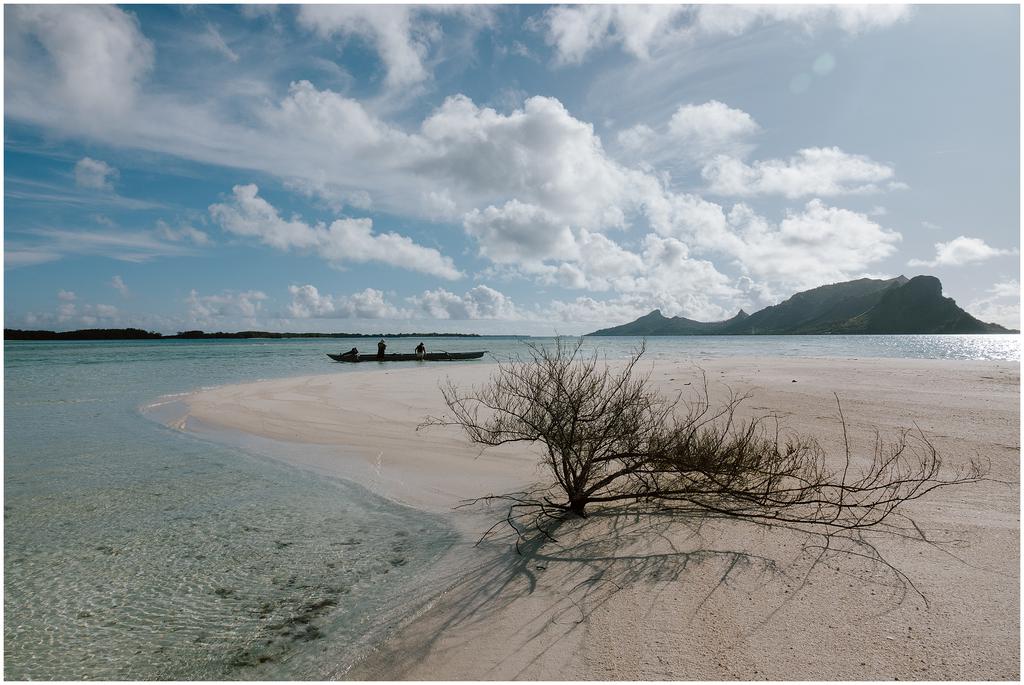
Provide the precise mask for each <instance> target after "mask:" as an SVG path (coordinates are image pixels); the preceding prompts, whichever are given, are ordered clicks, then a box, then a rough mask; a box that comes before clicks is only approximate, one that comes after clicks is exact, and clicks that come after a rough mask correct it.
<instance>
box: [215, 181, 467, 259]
mask: <svg viewBox="0 0 1024 685" xmlns="http://www.w3.org/2000/svg"><path fill="white" fill-rule="evenodd" d="M232 192H233V195H232V198H231V199H230V201H229V202H228V203H224V204H214V205H211V206H210V214H211V216H212V217H213V218H214V220H215V221H216V222H217V223H218V224H220V226H221V227H222V228H223V229H224V230H226V231H228V232H230V233H234V234H235V235H240V236H245V237H253V238H257V239H258V240H259V241H260V242H261V243H263V244H265V245H269V246H271V247H274V248H277V249H279V250H290V249H293V248H295V249H310V250H313V251H315V252H316V253H317V254H319V255H320V256H321V257H323V258H325V259H327V260H328V261H330V262H332V263H334V264H342V263H344V262H380V263H383V264H389V265H391V266H396V267H399V268H403V269H410V270H413V271H420V272H422V273H427V274H432V275H435V276H440V277H442V278H447V279H456V278H459V277H460V276H461V275H462V274H461V273H460V272H459V270H458V269H456V268H455V265H454V263H453V262H452V260H451V258H449V257H445V256H443V255H442V254H441V253H440V252H438V251H437V250H435V249H434V248H430V247H423V246H421V245H417V244H416V243H414V242H413V241H412V240H411V239H409V238H407V237H405V236H402V235H399V234H397V233H393V232H391V233H379V234H374V233H373V230H372V228H373V222H372V220H370V219H338V220H336V221H334V222H332V223H331V224H330V226H326V225H325V224H323V223H317V224H313V225H311V224H307V223H306V222H304V221H302V220H301V219H300V218H299V217H293V218H292V219H284V218H282V217H281V216H280V215H279V214H278V212H277V209H275V208H274V207H273V205H271V204H270V203H269V202H267V201H266V200H264V199H263V198H261V197H259V195H258V193H259V188H258V187H257V186H255V185H252V184H250V185H237V186H234V188H233V189H232Z"/></svg>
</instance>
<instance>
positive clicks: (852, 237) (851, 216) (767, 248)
mask: <svg viewBox="0 0 1024 685" xmlns="http://www.w3.org/2000/svg"><path fill="white" fill-rule="evenodd" d="M728 219H729V224H730V226H731V227H732V228H733V230H734V231H735V235H736V238H737V239H738V240H737V242H734V243H732V244H731V245H730V249H731V250H732V252H733V254H734V256H735V257H736V258H737V261H738V262H739V264H740V266H741V268H742V269H743V271H744V273H746V274H748V275H751V276H754V277H756V278H759V279H763V280H767V281H768V282H770V283H775V284H779V285H782V286H784V287H786V288H787V289H791V290H802V289H806V288H811V287H816V286H819V285H822V284H825V283H835V282H838V281H844V280H849V279H851V278H855V277H858V276H860V275H862V274H863V272H864V270H865V269H867V268H868V266H869V265H871V264H873V263H875V262H878V261H880V260H882V259H884V258H885V257H888V256H889V255H891V254H893V253H894V252H895V251H896V244H897V243H898V242H899V241H900V240H901V239H902V236H901V235H900V234H899V233H897V232H896V231H892V230H889V229H886V228H884V227H883V226H880V225H879V224H877V223H875V222H874V221H872V220H871V219H870V218H868V216H867V215H865V214H860V213H858V212H853V211H850V210H847V209H840V208H837V207H829V206H827V205H825V204H824V203H822V202H821V200H811V201H810V202H808V203H807V205H806V206H805V207H804V209H803V211H800V212H795V211H789V212H787V214H786V217H785V218H784V219H783V220H782V221H781V222H780V223H779V224H778V225H777V226H773V225H772V224H770V223H769V222H768V221H767V220H765V219H764V218H763V217H761V216H758V215H757V214H756V213H754V212H753V210H751V209H750V208H749V207H747V206H746V205H742V204H741V205H736V206H735V207H733V208H732V210H731V211H730V212H729V215H728Z"/></svg>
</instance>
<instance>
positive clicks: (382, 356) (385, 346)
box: [377, 338, 388, 359]
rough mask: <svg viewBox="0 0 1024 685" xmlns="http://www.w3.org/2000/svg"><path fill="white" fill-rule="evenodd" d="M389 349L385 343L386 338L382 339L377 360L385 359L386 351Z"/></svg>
mask: <svg viewBox="0 0 1024 685" xmlns="http://www.w3.org/2000/svg"><path fill="white" fill-rule="evenodd" d="M387 348H388V344H387V343H386V342H384V338H381V339H380V341H379V342H378V343H377V359H384V350H386V349H387Z"/></svg>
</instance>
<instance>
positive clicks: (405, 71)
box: [298, 5, 434, 87]
mask: <svg viewBox="0 0 1024 685" xmlns="http://www.w3.org/2000/svg"><path fill="white" fill-rule="evenodd" d="M412 14H413V8H411V7H408V6H399V5H388V6H380V5H377V6H370V5H362V6H361V5H301V6H300V7H299V14H298V21H299V24H300V25H302V26H305V27H306V28H308V29H311V30H314V31H316V33H317V34H318V35H320V36H321V37H322V38H330V37H331V36H333V35H339V34H340V35H355V36H359V37H361V38H363V39H365V40H367V41H368V42H370V43H371V44H372V45H373V46H374V47H375V48H376V50H377V52H378V54H379V55H380V58H381V60H382V61H383V62H384V65H385V67H386V69H387V77H386V79H387V83H388V85H389V86H392V87H397V86H404V85H409V84H412V83H418V82H420V81H423V80H426V78H427V77H428V73H427V70H426V68H425V67H424V66H423V59H424V58H425V57H426V54H427V50H428V48H429V44H430V41H431V38H432V36H431V34H432V33H434V31H431V30H430V28H431V27H429V26H427V27H418V26H415V25H414V22H413V18H412ZM424 29H426V30H424Z"/></svg>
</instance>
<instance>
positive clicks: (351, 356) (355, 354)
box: [341, 347, 359, 359]
mask: <svg viewBox="0 0 1024 685" xmlns="http://www.w3.org/2000/svg"><path fill="white" fill-rule="evenodd" d="M341 356H342V357H345V358H348V359H359V350H357V349H356V348H354V347H353V348H352V349H351V350H349V351H348V352H342V354H341Z"/></svg>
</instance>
